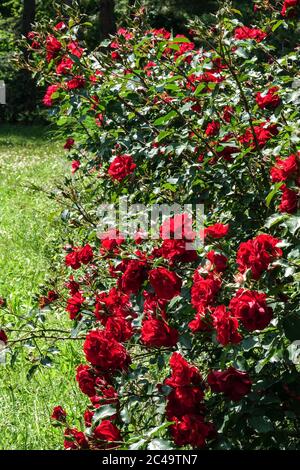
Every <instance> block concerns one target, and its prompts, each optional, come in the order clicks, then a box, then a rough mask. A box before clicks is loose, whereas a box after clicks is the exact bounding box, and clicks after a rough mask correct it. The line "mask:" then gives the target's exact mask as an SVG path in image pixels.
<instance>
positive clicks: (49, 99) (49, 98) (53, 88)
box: [43, 85, 59, 107]
mask: <svg viewBox="0 0 300 470" xmlns="http://www.w3.org/2000/svg"><path fill="white" fill-rule="evenodd" d="M58 89H59V85H50V86H48V88H47V91H46V93H45V96H44V98H43V103H44V105H45V106H49V107H50V106H52V105H53V101H54V98H53V95H54V93H56V92H57V90H58Z"/></svg>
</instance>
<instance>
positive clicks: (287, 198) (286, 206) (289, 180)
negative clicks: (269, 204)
mask: <svg viewBox="0 0 300 470" xmlns="http://www.w3.org/2000/svg"><path fill="white" fill-rule="evenodd" d="M270 175H271V180H272V182H273V183H281V182H282V183H283V184H282V186H281V187H280V191H281V192H282V196H281V202H280V205H279V207H278V209H279V211H280V212H287V213H288V214H293V213H294V212H296V211H297V208H298V205H299V199H300V197H299V194H300V151H299V152H297V153H293V154H292V155H290V156H289V157H287V158H285V159H282V158H280V157H277V158H276V163H275V165H274V166H273V167H272V168H271V171H270ZM290 186H292V187H290Z"/></svg>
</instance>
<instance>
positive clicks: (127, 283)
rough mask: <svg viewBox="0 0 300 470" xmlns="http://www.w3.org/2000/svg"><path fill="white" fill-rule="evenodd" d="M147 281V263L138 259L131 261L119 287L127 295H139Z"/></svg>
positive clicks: (120, 280)
mask: <svg viewBox="0 0 300 470" xmlns="http://www.w3.org/2000/svg"><path fill="white" fill-rule="evenodd" d="M146 279H147V263H145V261H139V260H136V259H132V260H129V261H128V263H127V265H126V269H125V271H124V273H123V275H122V277H121V278H120V279H119V287H120V289H121V290H122V291H123V292H125V293H126V294H137V293H138V291H139V290H140V288H141V287H142V284H143V282H144V281H145V280H146Z"/></svg>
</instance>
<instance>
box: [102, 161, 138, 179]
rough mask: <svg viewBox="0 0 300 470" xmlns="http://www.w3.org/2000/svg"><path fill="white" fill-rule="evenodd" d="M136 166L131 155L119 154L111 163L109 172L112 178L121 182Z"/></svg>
mask: <svg viewBox="0 0 300 470" xmlns="http://www.w3.org/2000/svg"><path fill="white" fill-rule="evenodd" d="M135 168H136V164H135V163H134V161H133V158H132V157H131V156H130V155H118V156H117V157H115V158H114V160H113V161H112V162H111V164H110V165H109V168H108V174H109V176H111V178H112V179H114V180H117V181H119V182H121V181H123V179H124V178H126V176H128V175H130V174H131V173H133V172H134V169H135Z"/></svg>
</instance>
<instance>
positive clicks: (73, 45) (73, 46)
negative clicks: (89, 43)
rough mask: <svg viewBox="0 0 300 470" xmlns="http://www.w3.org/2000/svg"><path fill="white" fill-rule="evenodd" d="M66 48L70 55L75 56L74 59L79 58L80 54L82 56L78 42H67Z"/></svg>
mask: <svg viewBox="0 0 300 470" xmlns="http://www.w3.org/2000/svg"><path fill="white" fill-rule="evenodd" d="M67 48H68V49H69V51H70V52H71V54H72V55H75V56H76V57H79V58H80V57H81V56H82V54H83V49H82V48H81V47H79V45H78V42H77V41H71V42H69V44H68V45H67Z"/></svg>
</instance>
